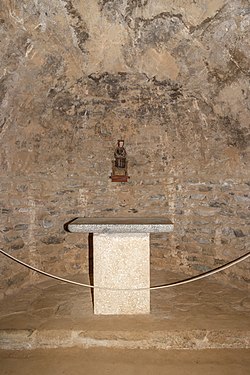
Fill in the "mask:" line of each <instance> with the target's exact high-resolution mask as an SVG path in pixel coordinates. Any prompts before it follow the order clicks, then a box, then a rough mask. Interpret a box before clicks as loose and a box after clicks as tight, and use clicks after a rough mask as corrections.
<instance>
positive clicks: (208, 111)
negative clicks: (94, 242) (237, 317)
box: [0, 0, 250, 296]
mask: <svg viewBox="0 0 250 375" xmlns="http://www.w3.org/2000/svg"><path fill="white" fill-rule="evenodd" d="M0 34H1V38H0V61H1V63H0V142H1V147H0V157H1V167H0V168H1V170H0V212H1V220H0V229H1V246H2V247H3V249H4V250H5V251H9V252H10V253H11V254H13V255H15V256H16V257H19V258H20V259H22V260H24V261H26V262H29V263H31V264H32V265H34V266H35V267H38V268H41V269H43V270H45V271H47V272H52V273H55V274H57V275H60V276H65V275H69V274H75V273H79V272H87V269H88V250H87V249H88V239H87V236H86V238H85V242H84V241H83V237H82V235H80V234H74V235H72V234H71V235H70V234H69V233H67V232H66V231H65V230H64V226H63V225H64V223H66V222H68V221H70V220H72V219H73V218H75V217H77V216H86V217H102V216H103V217H105V216H108V217H115V216H116V215H118V216H120V217H123V216H124V217H126V216H129V217H136V216H140V217H143V216H149V215H150V216H152V215H155V216H167V217H169V218H170V219H171V220H172V221H173V222H174V225H175V231H174V232H173V233H172V234H171V235H169V236H166V237H164V235H154V236H152V244H151V249H152V252H151V263H152V267H158V268H161V269H162V268H166V269H170V270H172V271H176V270H182V271H184V272H186V273H189V274H192V275H194V274H197V273H200V272H203V271H206V270H209V269H211V268H213V267H217V266H219V265H221V264H223V263H225V262H227V261H229V260H231V259H233V258H235V257H237V256H240V255H242V254H243V253H244V252H246V251H249V185H250V178H249V169H248V164H247V163H248V151H249V148H248V141H249V122H250V120H249V119H250V116H249V109H250V101H249V65H250V64H249V61H250V60H249V57H250V3H249V0H234V1H230V0H210V1H208V0H197V1H193V0H168V1H165V0H157V1H155V0H103V1H98V0H36V1H33V0H23V1H19V0H2V1H1V2H0ZM117 139H124V140H125V143H126V150H127V153H128V160H129V175H130V176H131V178H130V181H129V182H128V183H125V184H121V183H112V182H111V181H110V179H109V175H110V172H111V161H112V157H113V151H114V147H115V145H116V142H117ZM0 274H1V276H0V278H1V287H2V289H1V290H2V292H1V293H0V295H1V296H3V294H4V293H10V292H11V291H14V290H15V289H17V288H20V287H21V286H23V285H24V284H27V283H30V282H32V283H34V282H36V281H37V280H38V279H40V276H38V275H35V274H34V273H32V272H29V271H28V270H27V269H25V268H21V266H19V265H15V264H13V263H10V261H9V260H8V259H4V258H2V257H1V261H0ZM217 277H218V278H220V280H224V281H226V282H228V281H230V282H231V283H232V284H233V285H236V286H237V285H238V286H241V287H244V286H246V285H247V282H248V281H249V262H244V263H242V264H240V265H238V266H236V267H234V268H231V269H230V270H229V271H226V272H225V273H223V274H220V275H218V276H217Z"/></svg>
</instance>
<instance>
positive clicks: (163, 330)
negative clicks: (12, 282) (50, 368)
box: [0, 271, 250, 350]
mask: <svg viewBox="0 0 250 375" xmlns="http://www.w3.org/2000/svg"><path fill="white" fill-rule="evenodd" d="M183 276H184V275H177V274H173V273H166V272H161V271H153V272H152V274H151V284H152V285H159V284H164V283H169V282H171V281H176V280H180V279H181V278H183ZM77 280H78V281H81V282H86V283H88V282H89V280H88V275H82V276H81V277H80V276H78V278H77ZM249 311H250V295H249V291H248V290H246V289H245V290H241V289H237V288H234V287H232V286H230V285H225V284H221V283H219V282H218V281H215V279H214V278H213V277H210V278H207V279H204V280H200V281H197V282H193V283H190V284H186V285H183V286H178V287H174V288H170V289H163V290H152V291H151V314H150V315H137V316H134V315H131V316H97V315H93V307H92V298H91V291H90V290H89V289H85V288H82V287H78V286H73V285H70V284H65V283H62V282H58V281H55V280H53V279H45V281H44V282H41V283H39V284H36V285H34V286H29V287H27V288H26V289H23V290H20V291H19V292H18V293H16V294H15V295H11V296H6V297H5V298H4V299H3V300H2V301H1V304H0V348H1V349H11V350H13V349H18V350H20V349H39V348H60V347H61V348H63V347H64V348H66V347H77V346H78V347H81V348H91V347H106V348H107V347H110V348H117V349H149V348H150V349H165V350H166V349H222V348H228V349H229V348H231V349H243V348H245V349H246V348H249V347H250V317H249Z"/></svg>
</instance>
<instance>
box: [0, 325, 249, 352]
mask: <svg viewBox="0 0 250 375" xmlns="http://www.w3.org/2000/svg"><path fill="white" fill-rule="evenodd" d="M70 347H81V348H93V347H105V348H117V349H160V350H173V349H175V350H178V349H179V350H182V349H187V350H204V349H249V348H250V331H243V330H206V329H204V330H186V331H177V330H173V331H169V330H168V331H154V332H142V331H139V332H128V331H116V332H115V333H114V332H112V331H102V332H100V331H90V330H89V331H83V330H63V329H62V330H40V331H39V330H28V329H27V330H26V329H24V330H1V331H0V349H2V350H33V349H43V348H44V349H45V348H46V349H53V348H70Z"/></svg>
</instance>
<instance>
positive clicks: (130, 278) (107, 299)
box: [68, 218, 173, 315]
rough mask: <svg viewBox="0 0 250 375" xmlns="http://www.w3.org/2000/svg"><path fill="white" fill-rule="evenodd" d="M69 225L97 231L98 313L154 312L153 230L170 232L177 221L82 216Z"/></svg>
mask: <svg viewBox="0 0 250 375" xmlns="http://www.w3.org/2000/svg"><path fill="white" fill-rule="evenodd" d="M68 229H69V230H70V232H88V233H93V234H94V235H93V247H94V249H93V263H94V286H95V287H96V289H94V313H95V314H102V315H112V314H116V315H119V314H148V313H150V290H149V289H148V288H149V287H150V233H153V232H154V233H155V232H170V231H172V230H173V224H172V223H171V222H170V221H169V220H168V219H163V218H152V219H149V218H147V219H145V218H135V219H130V218H112V219H108V218H93V219H89V218H78V219H76V220H74V221H72V222H71V223H70V224H69V225H68ZM103 288H104V289H103ZM105 288H106V289H105ZM139 288H145V290H135V289H139Z"/></svg>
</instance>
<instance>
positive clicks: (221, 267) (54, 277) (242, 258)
mask: <svg viewBox="0 0 250 375" xmlns="http://www.w3.org/2000/svg"><path fill="white" fill-rule="evenodd" d="M0 252H1V253H2V254H3V255H5V256H7V257H8V258H10V259H12V260H14V261H15V262H17V263H19V264H21V265H23V266H25V267H27V268H29V269H31V270H32V271H36V272H38V273H40V274H42V275H45V276H48V277H51V278H53V279H56V280H59V281H63V282H66V283H69V284H73V285H78V286H83V287H85V288H91V289H103V290H114V291H139V290H157V289H166V288H171V287H174V286H179V285H183V284H188V283H191V282H193V281H197V280H201V279H204V278H205V277H208V276H211V275H214V274H216V273H218V272H221V271H224V270H226V269H227V268H229V267H232V266H234V265H235V264H237V263H240V262H243V260H245V259H247V258H248V257H249V256H250V252H248V253H246V254H244V255H242V256H240V257H239V258H237V259H234V260H232V261H231V262H228V263H226V264H224V265H223V266H220V267H218V268H215V269H213V270H211V271H208V272H205V273H202V274H200V275H197V276H193V277H190V278H188V279H184V280H180V281H175V282H173V283H170V284H164V285H157V286H151V287H150V288H133V289H128V288H108V287H102V286H95V285H89V284H84V283H78V282H77V281H72V280H68V279H64V278H63V277H59V276H55V275H52V274H50V273H48V272H44V271H42V270H39V269H38V268H36V267H33V266H31V265H29V264H27V263H24V262H23V261H21V260H19V259H17V258H15V257H13V256H12V255H10V254H8V253H6V252H5V251H3V250H2V249H0Z"/></svg>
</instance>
